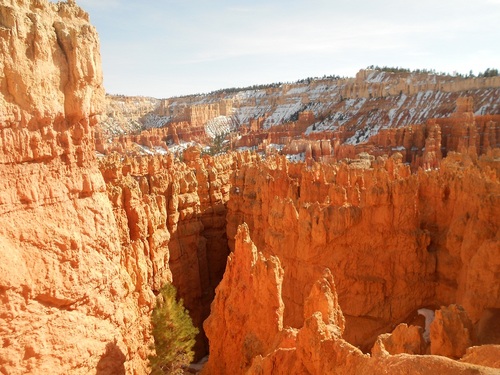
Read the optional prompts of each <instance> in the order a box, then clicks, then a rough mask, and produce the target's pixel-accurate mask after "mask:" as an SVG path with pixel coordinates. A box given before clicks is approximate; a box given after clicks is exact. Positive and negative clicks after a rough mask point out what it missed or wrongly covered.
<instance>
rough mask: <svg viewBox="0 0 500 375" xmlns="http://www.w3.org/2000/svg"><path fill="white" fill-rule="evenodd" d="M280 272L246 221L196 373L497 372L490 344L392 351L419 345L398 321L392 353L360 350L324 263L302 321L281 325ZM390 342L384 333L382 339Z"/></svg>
mask: <svg viewBox="0 0 500 375" xmlns="http://www.w3.org/2000/svg"><path fill="white" fill-rule="evenodd" d="M284 275H286V272H285V271H283V268H282V267H281V265H280V261H279V259H278V258H276V257H274V256H271V257H270V258H266V257H265V256H264V255H263V254H262V253H260V252H258V251H257V248H256V247H255V245H254V244H253V242H252V241H251V239H250V236H249V229H248V227H247V226H246V225H245V224H244V225H242V226H240V227H239V228H238V233H237V235H236V242H235V251H234V253H232V254H231V255H230V257H229V260H228V267H227V271H226V273H225V275H224V278H223V280H222V282H221V284H220V285H219V286H218V288H217V294H216V297H215V300H214V302H213V304H212V313H211V315H210V317H209V319H208V320H207V321H206V322H205V328H206V332H207V335H208V338H209V340H210V344H211V355H210V357H209V360H208V363H207V365H206V366H205V368H204V369H203V374H226V373H246V374H333V373H335V374H385V373H387V371H388V369H390V373H391V374H408V373H412V374H427V373H429V372H432V371H437V372H438V373H440V374H455V373H463V374H494V373H495V372H496V369H494V368H492V367H490V366H494V364H495V363H494V362H493V361H492V359H493V358H495V355H497V354H498V351H495V349H493V351H492V352H490V353H488V354H486V355H485V357H483V358H480V357H479V354H478V355H476V356H473V355H472V353H473V352H472V351H471V352H470V353H469V356H468V357H464V360H463V361H462V362H457V361H453V360H450V359H448V358H445V357H439V356H417V355H393V354H397V353H404V352H408V351H411V350H408V349H409V347H408V346H407V345H406V344H404V342H405V341H406V342H407V343H410V345H413V344H417V346H414V349H415V350H416V351H417V352H419V353H420V352H421V350H422V347H421V346H420V344H422V343H423V340H422V336H421V332H420V331H419V330H418V329H417V328H416V327H406V326H403V325H401V326H398V328H397V329H396V330H395V332H394V333H393V335H394V337H399V340H400V341H399V345H402V346H401V347H400V348H399V349H397V346H393V347H392V350H394V351H395V353H389V352H387V351H386V350H385V349H384V352H383V353H379V354H378V355H374V356H369V355H367V354H363V353H362V352H361V351H360V350H359V349H358V348H356V347H354V346H353V345H351V344H350V343H348V342H347V341H345V340H344V339H343V338H342V334H343V322H344V318H343V314H342V311H341V308H340V306H339V305H338V299H337V293H336V287H335V283H334V281H333V278H332V274H331V273H330V271H329V270H325V272H324V274H323V276H322V277H320V278H319V280H318V281H317V282H316V283H314V284H313V287H312V289H311V292H310V294H309V296H308V298H307V300H306V303H305V306H304V317H305V319H304V323H303V326H302V327H300V328H299V329H293V328H284V327H283V313H284V312H285V311H286V305H285V306H284V305H283V301H282V299H281V296H280V291H281V289H282V288H281V287H282V280H283V276H284ZM248 306H252V309H249V308H248ZM255 319H256V320H255ZM412 331H415V332H416V333H417V336H416V337H415V338H413V339H411V338H410V337H411V336H412V335H411V334H410V335H408V333H410V332H412ZM403 332H406V333H403ZM405 337H406V338H407V339H409V341H408V340H407V339H405ZM396 340H398V339H396ZM389 341H390V340H387V338H386V339H385V344H388V343H389ZM379 342H381V341H379ZM392 343H393V344H396V342H395V341H392ZM418 343H420V344H418ZM380 349H382V348H380ZM419 353H413V354H419ZM483 353H484V352H483ZM467 360H469V361H470V362H467ZM474 362H480V364H486V366H481V365H479V366H478V365H476V364H472V363H474Z"/></svg>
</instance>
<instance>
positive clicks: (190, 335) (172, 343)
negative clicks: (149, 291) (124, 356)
mask: <svg viewBox="0 0 500 375" xmlns="http://www.w3.org/2000/svg"><path fill="white" fill-rule="evenodd" d="M176 294H177V291H176V289H175V287H174V286H173V285H172V284H165V285H164V286H163V288H161V290H160V294H159V295H158V297H157V303H156V307H155V308H154V309H153V313H152V315H151V321H152V326H153V332H152V333H153V337H154V349H155V351H156V355H152V356H150V357H149V363H150V366H151V374H155V375H160V374H175V373H180V374H181V373H182V367H183V366H186V365H188V364H189V363H190V362H191V361H192V360H193V357H194V353H193V351H192V348H193V345H194V343H195V336H196V335H197V334H198V332H199V331H198V329H197V328H195V327H194V326H193V322H192V321H191V318H190V316H189V313H188V311H187V310H186V309H185V308H184V305H183V301H182V299H181V300H179V301H177V300H176Z"/></svg>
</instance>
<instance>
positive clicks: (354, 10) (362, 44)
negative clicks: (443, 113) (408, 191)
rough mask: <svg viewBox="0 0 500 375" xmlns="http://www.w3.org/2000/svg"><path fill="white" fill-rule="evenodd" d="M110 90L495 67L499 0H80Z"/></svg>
mask: <svg viewBox="0 0 500 375" xmlns="http://www.w3.org/2000/svg"><path fill="white" fill-rule="evenodd" d="M77 4H79V5H80V6H81V7H82V8H83V9H85V10H86V11H87V12H88V13H89V14H90V19H91V22H92V24H93V25H94V26H95V27H96V28H97V31H98V32H99V36H100V39H101V55H102V60H103V71H104V84H105V87H106V90H107V92H109V93H112V94H125V95H145V96H154V97H157V98H166V97H171V96H176V95H184V94H195V93H204V92H209V91H213V90H217V89H220V88H227V87H241V86H249V85H253V84H260V83H272V82H286V81H295V80H298V79H301V78H306V77H312V76H323V75H325V74H326V75H333V74H335V75H341V76H354V75H355V73H356V72H357V71H358V70H359V69H361V68H365V67H367V66H368V65H372V64H373V65H380V66H383V65H387V66H400V67H405V68H411V69H416V68H427V69H436V70H437V71H446V72H453V71H457V72H460V73H468V72H469V71H470V70H473V71H474V73H477V72H479V71H484V70H485V69H486V68H492V67H495V68H500V0H475V1H470V0H467V1H463V0H440V1H436V0H432V1H431V0H419V1H412V2H405V1H402V0H399V1H396V0H380V1H377V0H371V1H365V0H288V1H282V0H279V1H273V0H266V1H263V0H253V1H238V0H236V1H228V0H212V1H203V0H142V1H138V0H135V1H132V0H77Z"/></svg>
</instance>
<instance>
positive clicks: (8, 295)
mask: <svg viewBox="0 0 500 375" xmlns="http://www.w3.org/2000/svg"><path fill="white" fill-rule="evenodd" d="M0 35H1V39H0V52H1V56H2V57H1V59H0V65H1V71H2V76H1V80H0V88H1V90H0V108H1V110H0V111H1V113H0V174H1V176H2V178H1V179H0V299H1V301H2V302H1V304H0V337H1V341H0V372H2V373H5V374H40V373H42V372H47V373H75V374H79V373H81V374H86V373H89V372H92V371H94V372H95V371H97V373H116V374H118V373H125V372H127V373H145V372H147V369H146V362H145V359H146V355H147V353H148V348H147V343H148V342H149V341H150V338H149V333H148V324H149V323H148V318H147V314H148V312H149V311H150V309H151V304H152V302H153V294H152V293H150V296H149V297H148V298H149V301H150V303H149V304H144V303H138V299H137V293H136V292H135V287H134V283H133V281H132V280H131V278H130V276H129V274H128V273H127V272H126V270H125V269H124V268H123V267H121V266H120V263H121V259H122V258H123V254H122V252H121V247H120V241H119V232H118V230H117V226H116V222H115V218H114V215H113V211H112V207H111V204H110V201H109V199H108V197H107V193H106V186H105V184H104V180H103V178H102V175H101V173H100V171H99V169H98V168H97V163H96V160H95V155H94V138H93V135H92V131H93V130H92V128H93V126H94V125H95V123H96V120H97V119H96V115H97V114H98V113H99V112H100V111H101V110H102V108H103V100H104V90H103V88H102V72H101V64H100V54H99V42H98V37H97V33H96V31H95V29H94V28H93V27H92V26H91V25H90V24H89V21H88V16H87V14H86V13H85V12H84V11H82V10H81V9H80V8H79V7H77V6H76V5H75V4H74V2H69V3H58V4H53V3H49V2H47V1H45V0H39V1H3V2H2V4H1V5H0Z"/></svg>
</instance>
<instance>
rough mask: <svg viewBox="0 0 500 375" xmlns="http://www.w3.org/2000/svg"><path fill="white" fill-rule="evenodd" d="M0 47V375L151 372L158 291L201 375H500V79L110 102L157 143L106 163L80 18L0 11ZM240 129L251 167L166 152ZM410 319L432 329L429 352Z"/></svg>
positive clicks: (129, 147)
mask: <svg viewBox="0 0 500 375" xmlns="http://www.w3.org/2000/svg"><path fill="white" fill-rule="evenodd" d="M0 36H1V39H0V51H1V52H2V55H1V56H2V57H1V59H0V66H1V68H2V72H3V75H2V77H1V79H0V173H1V175H2V179H1V180H0V299H1V301H2V303H1V305H0V338H1V341H0V372H2V373H8V374H39V373H41V372H47V373H72V374H73V373H75V374H80V373H81V374H86V373H89V372H92V373H93V372H97V373H100V374H125V373H127V374H128V373H133V374H138V375H139V374H145V373H147V372H148V368H147V356H148V354H150V347H149V345H150V344H151V340H152V338H151V335H150V322H149V317H150V313H151V310H152V308H153V306H154V302H155V298H154V293H155V292H156V291H157V290H159V289H160V287H161V286H162V285H163V284H164V283H166V282H172V283H173V284H174V285H175V286H176V287H177V288H178V290H179V294H180V296H181V297H182V298H183V299H184V301H185V305H186V306H187V308H188V309H189V310H190V314H191V316H192V318H193V320H194V322H195V324H196V325H198V326H199V327H200V328H201V327H202V323H203V321H204V320H205V319H206V318H207V317H208V319H207V320H206V322H205V328H206V333H207V335H208V339H209V340H210V352H211V355H210V359H209V362H208V364H207V365H206V368H205V372H207V373H241V372H243V371H248V373H251V374H254V373H255V374H268V373H283V374H284V373H287V374H288V373H292V374H299V373H300V374H304V373H305V374H307V373H310V374H319V373H332V372H335V373H340V374H342V373H346V374H348V373H359V374H372V373H375V374H377V373H384V371H386V370H387V369H388V368H390V369H391V371H392V373H395V374H398V373H401V374H402V373H409V372H414V373H428V372H429V371H433V372H437V373H453V372H462V373H484V374H488V373H493V372H494V371H496V370H492V368H494V367H496V368H498V361H495V360H494V358H495V356H496V357H498V350H499V348H498V344H499V343H500V342H499V339H500V333H498V323H497V321H498V316H499V311H500V297H499V296H500V293H499V285H498V280H497V279H498V277H497V275H498V269H499V268H500V263H499V262H500V257H499V256H498V249H499V247H498V233H499V227H498V225H499V222H500V220H498V218H499V217H500V212H499V207H500V205H499V202H498V199H499V198H498V197H499V196H500V191H499V190H500V183H499V180H498V176H499V175H500V167H499V163H498V160H499V158H500V153H499V149H498V142H499V135H498V124H499V123H500V119H499V117H498V116H499V115H498V114H496V112H495V111H496V108H498V105H497V104H498V103H497V101H498V99H497V98H498V97H499V95H498V90H499V89H498V86H499V83H498V79H496V78H494V79H480V80H454V81H451V80H449V79H448V78H446V77H437V78H436V80H435V82H433V83H429V82H427V83H426V84H425V85H421V79H422V77H420V76H418V75H410V76H405V77H403V78H404V79H403V78H401V77H399V76H392V75H388V74H387V75H386V74H385V73H384V72H373V71H370V72H367V71H364V72H360V74H358V76H357V77H356V78H355V79H351V80H314V81H313V82H310V83H309V84H304V83H298V84H296V85H283V86H280V87H268V88H266V89H263V90H250V91H249V92H247V94H245V95H235V96H231V94H230V93H227V94H226V93H223V92H221V93H218V94H217V95H216V96H215V97H213V98H211V99H207V98H205V97H203V96H199V97H187V98H183V99H180V98H177V99H176V98H174V99H169V100H168V101H156V100H154V99H148V98H136V99H127V98H123V97H115V98H108V100H111V101H113V103H114V104H113V105H112V106H111V107H113V108H114V109H113V110H112V111H111V112H110V111H108V119H107V120H106V121H108V120H110V118H111V117H112V118H113V119H114V120H113V121H115V120H116V121H117V122H121V121H129V119H131V118H133V119H134V120H133V121H135V122H136V123H140V124H141V125H140V126H141V127H142V126H144V124H145V123H146V122H147V121H149V123H150V124H152V125H151V126H150V127H155V129H148V130H145V131H143V132H142V133H141V134H135V135H132V134H121V133H117V134H121V136H120V137H119V138H117V139H115V140H114V142H111V143H110V142H109V141H108V136H109V134H111V133H113V131H114V127H113V125H112V124H111V125H110V126H109V127H106V126H107V125H106V124H108V125H109V124H110V122H109V121H108V122H103V125H102V127H101V130H100V131H98V132H97V133H98V135H97V137H96V139H94V127H95V125H96V123H97V122H98V120H99V117H100V115H101V114H102V112H103V111H104V105H105V97H104V89H103V87H102V73H101V66H100V54H99V42H98V37H97V33H96V31H95V30H94V28H93V27H92V26H91V25H90V24H89V20H88V15H87V14H86V13H85V12H84V11H83V10H81V9H80V8H79V7H78V6H76V5H75V3H74V1H70V2H67V3H62V2H61V3H57V4H54V3H49V2H47V1H46V0H32V1H28V0H22V1H13V0H4V1H3V2H2V4H1V5H0ZM334 81H335V82H334ZM433 85H434V86H433ZM435 85H438V86H439V88H438V86H435ZM386 87H387V88H388V89H387V90H386V89H385V88H386ZM419 87H420V88H419ZM422 87H424V88H425V89H426V90H428V89H438V91H435V92H432V93H430V94H427V93H426V92H423V91H422V90H421V88H422ZM472 89H474V90H475V91H473V92H472V91H471V92H470V93H471V96H472V97H473V99H474V100H473V99H470V98H461V99H459V100H458V102H457V103H458V105H457V111H455V114H454V115H452V116H451V117H450V118H442V117H443V116H444V115H447V114H450V113H452V112H453V110H454V105H452V104H450V103H453V102H454V101H455V99H457V98H459V97H460V96H461V91H463V90H472ZM401 91H402V92H401ZM322 93H323V94H322ZM257 99H258V100H257ZM120 103H121V104H120ZM380 103H382V104H384V105H383V106H380V108H385V109H384V110H379V109H377V106H379V104H380ZM120 108H122V109H123V108H125V110H123V112H120V111H122V109H120ZM233 109H236V112H237V115H238V121H239V122H240V125H241V127H240V130H241V132H242V134H241V138H240V139H236V138H235V139H233V140H232V141H234V143H233V145H235V146H237V145H238V144H237V142H241V145H242V146H245V147H257V148H258V151H260V152H261V155H258V154H256V153H250V152H239V153H228V154H224V155H220V156H217V157H209V156H206V155H205V156H203V155H201V153H200V149H199V148H197V147H192V148H188V149H187V150H186V151H184V152H183V154H182V155H176V156H174V155H172V154H171V153H168V152H167V149H168V148H169V147H170V146H171V144H170V143H171V142H175V143H177V142H183V141H186V140H200V139H202V138H203V137H206V134H205V131H204V125H205V124H206V121H208V120H210V119H212V118H214V116H215V117H217V116H220V115H225V116H229V115H231V114H232V112H233ZM411 109H414V111H411ZM393 110H394V111H393ZM238 111H239V112H238ZM384 111H385V112H384ZM483 112H484V113H488V114H483ZM123 113H126V116H125V115H123V116H122V114H123ZM110 114H111V115H112V116H110ZM153 115H154V116H153ZM155 116H156V117H155ZM103 118H104V117H103ZM422 119H424V120H425V121H424V120H422ZM167 120H168V121H173V122H171V126H169V127H167V128H165V127H163V128H158V129H156V127H157V126H163V125H164V124H166V123H167V122H168V121H167ZM174 120H176V121H174ZM420 120H422V121H420ZM113 121H111V122H113ZM412 122H421V123H422V124H421V125H411V126H408V127H402V126H400V125H403V124H410V123H412ZM377 124H378V125H377ZM132 125H133V124H132ZM358 125H359V126H358ZM375 125H377V128H376V129H375V130H376V131H373V132H370V131H368V130H367V129H368V128H369V127H373V126H375ZM134 126H135V125H133V126H131V127H130V129H135V127H134ZM315 126H316V127H317V129H316V130H315V129H313V128H314V127H315ZM382 126H386V127H390V126H393V127H394V128H390V129H382ZM137 127H138V126H137ZM269 128H272V131H268V130H269ZM130 129H129V130H130ZM320 133H322V134H320ZM297 137H299V138H304V139H297ZM368 139H369V141H368V142H364V141H365V140H368ZM346 142H347V144H346ZM363 142H364V143H363ZM360 143H362V144H360ZM95 145H97V146H96V148H97V151H99V153H100V154H101V155H99V160H97V159H96V156H95V149H94V147H95ZM133 148H135V151H134V150H133ZM136 151H139V152H136ZM280 152H281V153H283V154H290V155H298V154H301V155H302V154H303V155H304V158H305V162H303V163H302V162H298V163H297V162H289V161H288V160H287V158H286V156H284V155H280V154H279V153H280ZM138 153H142V154H151V155H138ZM102 154H106V155H102ZM180 158H182V161H180ZM336 159H337V160H336ZM339 159H345V160H340V161H339ZM250 238H251V239H250ZM257 249H258V250H257ZM230 251H232V254H231V255H230V256H229V258H228V257H227V256H228V254H229V253H230ZM226 261H227V266H226ZM223 275H224V277H223ZM221 279H222V282H221V283H220V285H219V281H220V280H221ZM216 288H217V293H215V289H216ZM214 296H215V300H214V301H213V303H212V305H211V306H212V310H211V312H210V303H211V302H212V300H213V298H214ZM459 305H460V306H463V307H459ZM439 306H445V307H443V308H441V309H440V310H439V309H438V307H439ZM446 306H448V307H446ZM421 308H428V309H431V310H436V309H438V310H437V312H436V320H435V321H434V322H433V323H432V325H431V332H430V347H429V348H428V345H427V342H426V340H423V339H422V336H421V329H420V328H419V327H416V326H415V325H414V324H412V321H413V320H414V319H415V316H416V315H417V312H418V310H419V309H421ZM209 315H210V316H209ZM476 331H477V335H476ZM206 344H207V343H206V338H205V337H204V332H202V333H201V334H200V337H199V339H198V343H197V347H196V351H197V354H198V355H199V356H202V355H204V354H206V352H207V346H206ZM374 344H375V346H373V345H374ZM475 344H487V345H482V346H479V347H473V345H475ZM371 348H373V351H372V354H373V355H372V356H370V355H368V354H366V353H367V352H368V351H369V350H370V349H371ZM427 350H430V353H431V354H437V355H431V356H420V357H419V356H417V355H416V354H419V353H425V352H426V351H427ZM397 353H398V354H397ZM399 353H400V354H399ZM444 356H448V357H453V358H460V362H458V361H454V360H452V359H450V358H445V357H444Z"/></svg>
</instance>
